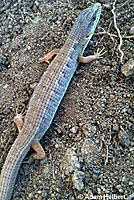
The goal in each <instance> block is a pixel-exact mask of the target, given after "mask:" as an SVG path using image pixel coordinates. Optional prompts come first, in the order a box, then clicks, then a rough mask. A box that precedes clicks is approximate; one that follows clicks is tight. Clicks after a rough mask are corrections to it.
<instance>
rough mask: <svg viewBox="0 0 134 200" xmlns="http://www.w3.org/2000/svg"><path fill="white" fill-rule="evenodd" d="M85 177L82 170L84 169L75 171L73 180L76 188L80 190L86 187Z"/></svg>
mask: <svg viewBox="0 0 134 200" xmlns="http://www.w3.org/2000/svg"><path fill="white" fill-rule="evenodd" d="M84 177H85V175H84V172H82V171H75V172H74V174H73V176H72V182H73V185H74V187H75V189H77V190H79V191H80V190H82V189H83V188H84V184H83V179H84Z"/></svg>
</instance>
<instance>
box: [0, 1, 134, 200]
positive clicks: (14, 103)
mask: <svg viewBox="0 0 134 200" xmlns="http://www.w3.org/2000/svg"><path fill="white" fill-rule="evenodd" d="M95 2H96V1H94V0H92V3H95ZM99 2H100V3H102V14H101V19H100V21H99V24H98V27H97V29H96V32H95V33H98V32H102V31H104V30H105V31H108V32H109V33H113V34H116V35H117V32H116V30H115V28H114V23H113V14H112V12H111V10H112V5H113V1H109V0H105V1H101V0H100V1H99ZM90 3H91V2H89V1H88V0H82V1H77V0H75V1H69V0H68V1H67V0H64V1H63V0H57V1H47V0H46V1H45V0H42V1H41V0H40V1H39V0H38V1H33V0H31V1H29V0H27V1H12V3H9V1H7V2H6V1H5V3H1V4H0V7H1V11H0V12H1V13H0V14H1V17H0V24H1V28H0V46H1V49H0V71H1V72H0V88H1V89H0V154H1V158H0V168H2V166H3V164H4V161H5V159H6V156H7V153H8V151H9V149H10V148H11V146H12V144H13V142H14V140H15V138H16V137H17V135H18V131H17V128H16V126H15V124H14V122H13V118H14V116H15V115H16V110H17V111H18V112H21V111H22V110H23V108H24V110H25V111H26V110H27V107H28V102H29V99H30V97H31V95H32V93H33V91H34V88H35V86H36V85H37V83H38V82H39V80H40V78H41V75H42V74H43V72H44V71H45V70H46V68H47V64H42V65H41V64H38V61H39V60H40V59H41V58H42V57H43V56H44V55H45V54H46V53H47V52H49V51H50V50H52V49H55V48H61V47H62V46H63V44H64V42H65V40H66V38H67V36H68V33H69V31H70V30H71V27H72V25H73V23H74V21H75V19H76V18H77V16H78V15H79V13H80V11H81V10H83V9H84V8H87V7H88V6H90ZM116 15H117V18H116V20H117V26H118V27H119V29H120V31H121V35H122V36H128V35H130V29H131V27H133V25H134V24H133V20H134V3H133V1H132V0H130V1H125V0H124V1H121V0H120V1H118V2H117V4H116ZM103 29H104V30H103ZM118 44H119V38H115V37H113V38H112V37H110V36H109V35H94V36H93V38H92V40H91V42H90V44H89V45H88V47H87V49H86V51H85V54H84V55H89V54H94V53H95V52H96V51H97V49H102V48H103V47H104V48H105V50H106V51H107V53H106V54H105V55H104V56H103V58H102V59H100V60H98V61H94V62H92V63H91V64H85V65H84V64H80V65H79V67H78V70H77V71H76V73H75V75H74V77H73V79H72V81H71V83H70V85H69V88H68V90H67V93H66V95H65V97H64V99H63V101H62V103H61V105H60V107H59V109H58V112H57V113H56V116H55V118H54V120H53V123H52V125H51V127H50V129H49V130H48V132H47V133H46V135H45V136H44V137H43V138H42V140H41V143H42V145H43V148H44V150H45V152H46V155H47V157H46V159H45V160H44V161H41V162H40V161H35V162H34V163H33V164H31V165H28V164H25V163H23V164H22V165H21V168H20V171H19V174H18V176H17V180H16V184H15V189H14V192H13V198H12V199H13V200H36V199H38V200H43V199H44V200H45V199H49V200H50V199H52V200H55V199H56V200H57V199H59V200H60V199H69V200H75V199H92V198H90V197H91V196H92V195H94V196H95V195H109V196H110V195H113V194H115V195H120V196H121V197H122V199H123V198H124V196H125V197H127V196H128V195H130V194H132V192H133V190H134V185H133V181H134V180H133V174H134V137H133V132H132V124H133V115H132V112H133V110H132V109H133V104H132V98H133V78H132V76H128V77H125V76H124V75H123V74H122V73H121V67H122V66H123V64H124V63H126V62H127V61H128V60H130V59H131V58H133V55H134V38H132V39H128V38H127V39H123V44H122V51H123V52H124V58H123V63H121V62H120V56H121V54H120V52H119V51H118Z"/></svg>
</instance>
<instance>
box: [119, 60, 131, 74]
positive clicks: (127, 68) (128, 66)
mask: <svg viewBox="0 0 134 200" xmlns="http://www.w3.org/2000/svg"><path fill="white" fill-rule="evenodd" d="M121 73H122V74H124V75H125V76H126V77H128V76H130V75H133V73H134V59H130V60H129V61H128V62H127V63H125V64H124V65H123V66H122V67H121Z"/></svg>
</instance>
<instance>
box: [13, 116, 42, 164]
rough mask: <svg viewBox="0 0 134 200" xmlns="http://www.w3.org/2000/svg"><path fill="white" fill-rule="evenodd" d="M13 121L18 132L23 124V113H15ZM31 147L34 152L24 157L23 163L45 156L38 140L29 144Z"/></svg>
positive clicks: (29, 162)
mask: <svg viewBox="0 0 134 200" xmlns="http://www.w3.org/2000/svg"><path fill="white" fill-rule="evenodd" d="M14 123H15V124H16V126H17V128H18V130H19V132H20V131H21V129H22V128H23V125H24V121H23V114H18V113H17V115H16V116H15V117H14ZM31 148H33V149H34V150H35V152H34V153H32V154H31V155H30V156H28V157H27V158H25V161H24V162H23V163H28V164H31V163H32V162H33V161H34V160H43V159H44V158H45V157H46V154H45V151H44V149H43V147H42V146H41V144H40V142H39V141H34V142H33V143H32V145H31Z"/></svg>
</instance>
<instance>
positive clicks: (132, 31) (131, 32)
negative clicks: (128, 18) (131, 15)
mask: <svg viewBox="0 0 134 200" xmlns="http://www.w3.org/2000/svg"><path fill="white" fill-rule="evenodd" d="M129 33H130V34H131V35H134V26H132V27H131V28H130V31H129Z"/></svg>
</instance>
